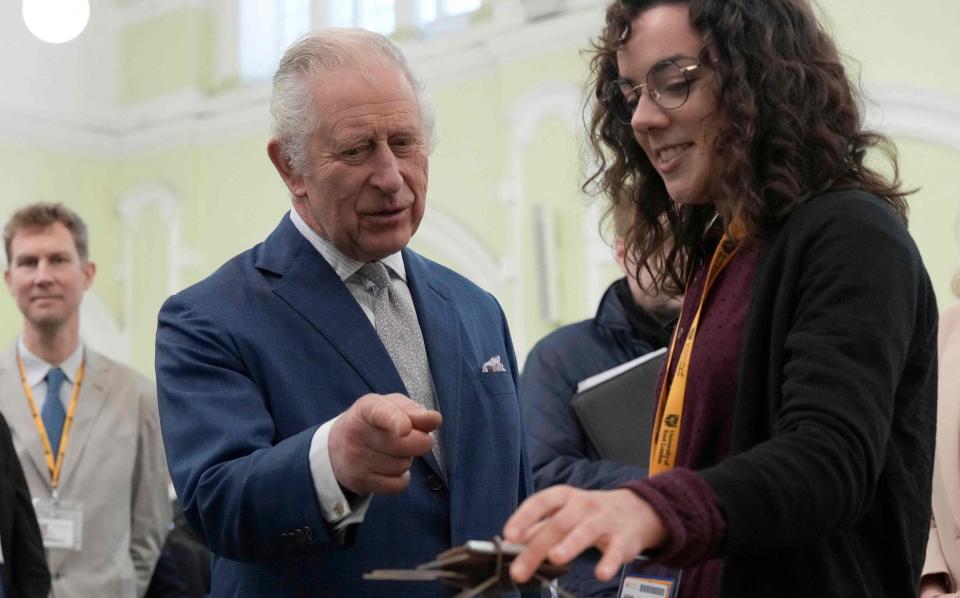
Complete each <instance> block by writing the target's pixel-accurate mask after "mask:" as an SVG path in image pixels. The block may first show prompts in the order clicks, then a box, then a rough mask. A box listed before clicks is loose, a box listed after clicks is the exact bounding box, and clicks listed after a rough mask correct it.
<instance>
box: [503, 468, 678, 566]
mask: <svg viewBox="0 0 960 598" xmlns="http://www.w3.org/2000/svg"><path fill="white" fill-rule="evenodd" d="M503 536H504V538H505V539H506V540H507V541H508V542H514V543H517V544H526V547H525V548H524V550H523V552H522V553H521V554H520V555H519V556H517V557H516V558H515V559H514V560H513V563H512V564H511V565H510V576H511V577H513V579H514V580H515V581H517V582H518V583H523V582H526V581H527V580H529V579H530V577H531V576H532V575H533V573H534V572H535V571H536V570H537V568H538V567H539V566H540V564H541V563H542V562H543V561H544V560H546V559H548V558H549V559H550V562H552V563H553V564H555V565H565V564H567V563H569V562H570V561H571V560H573V559H574V558H576V557H577V556H578V555H579V554H580V553H582V552H583V551H584V550H586V549H588V548H590V547H591V546H596V547H597V548H598V549H600V551H601V552H602V553H603V558H601V559H600V562H599V563H598V564H597V568H596V569H595V571H594V573H595V574H596V576H597V579H600V580H603V581H606V580H608V579H610V578H612V577H613V576H614V575H615V574H616V573H617V571H619V569H620V566H621V565H623V564H624V563H627V562H630V561H631V560H633V559H634V558H635V557H636V556H637V554H639V553H640V551H642V550H645V549H647V548H655V547H658V546H660V545H662V544H663V543H664V542H666V540H667V530H666V527H664V525H663V522H662V521H661V520H660V517H659V516H657V514H656V513H655V512H654V511H653V509H652V508H651V507H650V505H649V504H647V503H646V502H645V501H643V500H642V499H640V497H638V496H637V495H636V494H635V493H634V492H633V491H631V490H609V491H588V490H580V489H578V488H573V487H570V486H554V487H552V488H547V489H546V490H544V491H542V492H538V493H536V494H534V495H533V496H531V497H530V498H528V499H527V500H525V501H524V502H523V504H522V505H520V508H519V509H517V512H516V513H514V514H513V516H511V517H510V519H509V520H508V521H507V524H506V526H504V532H503Z"/></svg>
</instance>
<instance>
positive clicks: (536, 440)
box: [520, 338, 647, 490]
mask: <svg viewBox="0 0 960 598" xmlns="http://www.w3.org/2000/svg"><path fill="white" fill-rule="evenodd" d="M549 340H550V339H549V338H548V339H545V341H549ZM545 341H541V342H540V343H538V344H537V346H535V347H534V348H533V350H532V351H531V352H530V354H529V355H528V356H527V362H526V364H525V366H524V369H523V375H522V376H521V377H520V406H521V407H522V413H523V418H524V423H525V424H526V426H527V445H528V446H529V448H530V459H531V466H532V468H533V481H534V485H535V486H536V488H537V490H542V489H544V488H548V487H550V486H555V485H557V484H569V485H571V486H576V487H578V488H586V489H588V490H603V489H609V488H616V487H617V486H619V485H620V484H623V483H624V482H627V481H630V480H635V479H642V478H646V477H647V470H646V468H645V467H639V466H631V465H625V464H622V463H616V462H614V461H609V460H603V459H591V458H590V456H589V455H588V453H587V450H588V449H587V447H588V442H589V441H588V440H587V438H586V436H585V434H584V433H583V429H582V427H581V426H580V423H579V422H578V421H577V417H576V414H575V413H574V411H573V407H571V406H570V401H571V399H573V396H574V394H575V390H576V383H575V382H574V381H572V380H569V379H568V377H566V376H564V368H563V366H562V359H561V357H560V355H559V354H558V351H557V350H554V347H553V346H552V344H551V343H549V342H545ZM558 349H559V350H570V351H573V350H575V349H574V348H573V347H569V346H566V347H560V348H558Z"/></svg>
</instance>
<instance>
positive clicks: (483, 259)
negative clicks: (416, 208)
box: [414, 207, 505, 297]
mask: <svg viewBox="0 0 960 598" xmlns="http://www.w3.org/2000/svg"><path fill="white" fill-rule="evenodd" d="M414 243H415V244H416V245H417V246H422V247H425V248H426V249H428V250H430V252H435V253H437V254H439V255H443V256H444V260H443V262H444V265H445V266H448V267H450V268H452V269H453V270H456V271H457V272H458V273H460V274H463V275H464V276H466V277H467V278H469V279H470V280H471V281H473V282H474V283H476V284H477V285H478V286H480V287H481V288H482V289H484V290H486V291H488V292H490V293H492V294H493V295H494V296H495V297H499V296H501V293H503V292H504V290H505V289H504V277H503V266H502V263H501V260H500V258H498V257H497V256H496V254H494V253H493V252H492V251H491V250H490V248H489V247H487V245H486V244H485V243H484V242H483V241H482V240H481V239H480V238H479V237H477V235H476V234H474V232H473V231H472V230H470V229H469V228H467V227H466V226H464V225H463V223H461V222H460V221H459V220H457V219H456V218H454V217H452V216H451V215H450V214H447V213H446V212H444V211H443V210H442V209H439V208H436V207H433V208H427V212H426V214H425V215H424V217H423V222H421V223H420V228H419V229H417V234H416V236H415V237H414Z"/></svg>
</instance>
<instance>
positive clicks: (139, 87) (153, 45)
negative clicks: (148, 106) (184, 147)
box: [118, 8, 215, 104]
mask: <svg viewBox="0 0 960 598" xmlns="http://www.w3.org/2000/svg"><path fill="white" fill-rule="evenodd" d="M213 40H214V20H213V14H212V13H211V11H210V10H202V9H194V8H183V9H180V10H176V11H173V12H169V13H166V14H163V15H161V16H158V17H156V18H154V19H150V20H147V21H144V22H141V23H136V24H134V25H131V26H129V27H127V28H126V29H125V30H123V31H122V32H121V34H120V39H119V40H118V46H119V47H118V52H119V81H120V86H119V89H120V98H119V99H120V102H121V103H123V104H134V103H137V102H142V101H145V100H151V99H154V98H156V97H158V96H162V95H164V94H167V93H174V92H178V91H184V90H192V89H194V88H199V89H200V90H204V89H209V88H210V86H211V85H212V68H213V49H214V47H215V46H214V44H213Z"/></svg>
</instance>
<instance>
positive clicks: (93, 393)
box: [60, 347, 109, 488]
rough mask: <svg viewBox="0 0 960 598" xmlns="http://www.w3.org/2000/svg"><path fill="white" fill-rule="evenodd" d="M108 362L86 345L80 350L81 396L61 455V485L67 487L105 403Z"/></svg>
mask: <svg viewBox="0 0 960 598" xmlns="http://www.w3.org/2000/svg"><path fill="white" fill-rule="evenodd" d="M107 369H108V368H107V362H106V360H105V359H104V358H103V357H101V356H100V355H99V354H98V353H95V352H93V351H91V350H90V349H89V348H87V347H84V349H83V381H82V383H81V384H80V395H79V397H77V410H76V412H75V413H74V416H73V423H72V424H71V425H70V437H69V440H68V441H67V451H66V453H64V456H63V468H62V469H61V471H60V487H61V488H63V487H65V486H66V483H67V481H68V480H69V479H70V477H71V475H72V474H73V472H74V471H75V470H76V469H77V464H78V463H79V462H80V457H81V455H82V454H83V449H84V447H86V446H87V441H88V440H89V439H90V432H91V430H93V428H94V427H95V426H96V423H97V418H98V417H99V415H100V412H101V411H102V410H103V407H104V405H105V404H106V402H107V391H108V387H107V381H108V379H109V377H108V376H107V373H108V372H107Z"/></svg>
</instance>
